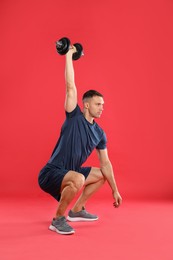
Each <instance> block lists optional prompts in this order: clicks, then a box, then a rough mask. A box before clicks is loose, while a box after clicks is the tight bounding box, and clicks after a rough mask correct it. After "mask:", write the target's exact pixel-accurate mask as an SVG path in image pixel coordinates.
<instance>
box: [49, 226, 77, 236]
mask: <svg viewBox="0 0 173 260" xmlns="http://www.w3.org/2000/svg"><path fill="white" fill-rule="evenodd" d="M49 230H51V231H54V232H57V233H58V234H61V235H72V234H74V233H75V231H74V230H72V231H67V232H65V231H60V230H58V229H57V228H56V227H54V226H53V225H50V226H49Z"/></svg>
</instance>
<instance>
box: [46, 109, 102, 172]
mask: <svg viewBox="0 0 173 260" xmlns="http://www.w3.org/2000/svg"><path fill="white" fill-rule="evenodd" d="M106 142H107V140H106V135H105V133H104V131H103V130H102V129H101V127H100V126H99V125H98V124H97V123H96V122H95V121H94V122H93V124H91V123H90V122H88V121H87V120H86V119H85V117H84V115H83V113H82V112H81V110H80V108H79V106H78V105H77V106H76V108H75V109H74V110H73V111H72V112H70V113H68V112H66V120H65V122H64V124H63V126H62V128H61V133H60V137H59V139H58V142H57V144H56V146H55V148H54V150H53V153H52V156H51V158H50V160H49V161H48V163H49V164H52V165H54V166H56V167H58V168H64V169H67V170H73V171H77V172H81V173H82V168H81V166H82V164H83V163H84V162H85V161H86V159H87V158H88V156H89V155H90V154H91V152H92V151H93V150H94V148H96V149H105V148H106ZM89 171H90V169H89Z"/></svg>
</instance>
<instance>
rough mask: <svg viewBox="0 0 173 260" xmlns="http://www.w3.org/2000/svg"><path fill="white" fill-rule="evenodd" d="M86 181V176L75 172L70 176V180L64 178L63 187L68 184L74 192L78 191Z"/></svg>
mask: <svg viewBox="0 0 173 260" xmlns="http://www.w3.org/2000/svg"><path fill="white" fill-rule="evenodd" d="M84 183H85V177H84V176H83V175H82V174H78V173H74V174H71V175H69V176H68V180H64V183H63V186H62V189H64V188H65V187H67V186H68V187H69V188H71V190H72V191H73V192H75V193H77V192H78V191H79V190H80V189H81V188H82V187H83V185H84Z"/></svg>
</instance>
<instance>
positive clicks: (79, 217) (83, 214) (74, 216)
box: [67, 207, 98, 222]
mask: <svg viewBox="0 0 173 260" xmlns="http://www.w3.org/2000/svg"><path fill="white" fill-rule="evenodd" d="M97 219H98V216H96V215H93V214H90V213H88V212H87V211H86V210H85V208H84V207H83V208H82V210H81V211H79V212H73V211H72V210H70V211H69V213H68V217H67V220H68V221H72V222H73V221H95V220H97Z"/></svg>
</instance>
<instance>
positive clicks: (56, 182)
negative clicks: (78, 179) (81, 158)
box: [38, 163, 91, 201]
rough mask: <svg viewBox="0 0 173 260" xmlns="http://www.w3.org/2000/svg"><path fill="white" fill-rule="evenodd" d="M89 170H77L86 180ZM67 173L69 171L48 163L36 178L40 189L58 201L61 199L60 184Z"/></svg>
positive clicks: (85, 168)
mask: <svg viewBox="0 0 173 260" xmlns="http://www.w3.org/2000/svg"><path fill="white" fill-rule="evenodd" d="M90 170H91V167H82V168H80V169H79V173H81V174H83V175H84V177H85V179H86V178H87V177H88V175H89V173H90ZM67 172H69V170H67V169H64V168H62V167H57V166H54V165H52V164H49V163H48V164H46V166H44V167H43V169H42V170H41V171H40V173H39V176H38V183H39V186H40V188H41V189H42V190H44V191H45V192H47V193H49V194H50V195H52V196H53V197H54V198H55V199H56V200H57V201H59V200H60V198H61V193H60V190H61V183H62V180H63V178H64V176H65V175H66V174H67Z"/></svg>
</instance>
